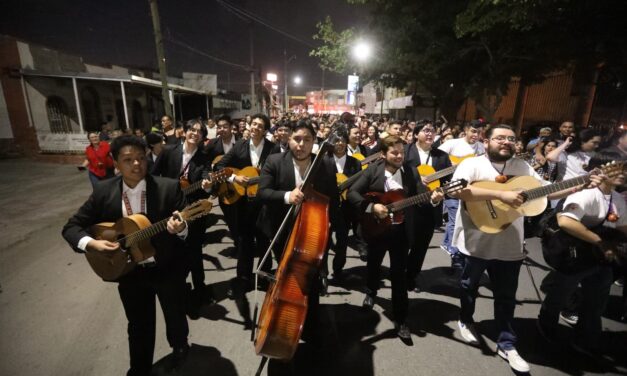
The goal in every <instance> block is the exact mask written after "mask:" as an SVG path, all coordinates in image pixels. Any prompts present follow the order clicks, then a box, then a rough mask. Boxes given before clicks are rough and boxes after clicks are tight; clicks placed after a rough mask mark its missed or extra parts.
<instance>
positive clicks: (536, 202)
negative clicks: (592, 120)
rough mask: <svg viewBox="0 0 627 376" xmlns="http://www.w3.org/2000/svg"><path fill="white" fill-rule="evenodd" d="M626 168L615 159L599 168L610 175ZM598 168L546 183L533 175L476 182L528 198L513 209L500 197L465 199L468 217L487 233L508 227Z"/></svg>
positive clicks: (584, 180)
mask: <svg viewBox="0 0 627 376" xmlns="http://www.w3.org/2000/svg"><path fill="white" fill-rule="evenodd" d="M622 169H623V162H619V163H617V162H612V163H607V164H606V165H604V166H602V167H601V169H600V171H601V172H602V173H603V174H605V175H607V176H609V177H610V178H613V177H615V176H616V175H618V174H619V173H620V172H621V171H622ZM597 174H598V172H597V171H593V172H591V173H588V174H585V175H582V176H578V177H576V178H572V179H568V180H564V181H562V182H559V183H555V184H550V185H545V186H543V185H542V183H541V182H540V181H539V180H536V179H535V178H534V177H531V176H517V177H514V178H511V179H509V180H508V181H507V182H505V183H496V182H493V181H476V182H474V183H472V184H471V185H472V186H473V187H481V188H486V189H492V190H497V191H520V192H521V193H522V194H523V196H524V198H525V200H524V203H523V204H522V205H521V206H519V207H518V208H516V209H514V208H512V207H511V206H509V205H507V204H506V203H504V202H503V201H501V200H487V201H466V202H464V206H465V208H466V211H467V212H468V216H469V217H470V219H471V220H472V223H474V224H475V226H477V228H478V229H479V230H481V231H483V232H485V233H487V234H497V233H499V232H501V231H503V230H505V229H506V228H507V227H509V225H511V224H512V222H514V221H515V220H516V219H518V218H520V217H522V216H527V217H533V216H536V215H539V214H542V213H543V212H544V210H545V209H546V205H547V200H546V199H545V197H546V196H548V195H550V194H551V193H554V192H559V191H563V190H565V189H569V188H573V187H576V186H579V185H582V184H587V183H588V182H589V181H590V176H592V175H597Z"/></svg>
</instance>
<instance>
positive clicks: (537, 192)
mask: <svg viewBox="0 0 627 376" xmlns="http://www.w3.org/2000/svg"><path fill="white" fill-rule="evenodd" d="M589 181H590V174H586V175H581V176H578V177H576V178H572V179H568V180H564V181H561V182H559V183H555V184H550V185H545V186H542V187H538V188H534V189H529V190H527V191H524V193H525V195H526V196H527V200H535V199H537V198H540V197H544V196H548V195H550V194H551V193H555V192H559V191H563V190H564V189H568V188H572V187H576V186H578V185H582V184H586V183H588V182H589Z"/></svg>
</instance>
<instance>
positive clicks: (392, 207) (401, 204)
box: [387, 192, 431, 213]
mask: <svg viewBox="0 0 627 376" xmlns="http://www.w3.org/2000/svg"><path fill="white" fill-rule="evenodd" d="M430 199H431V192H424V193H420V194H417V195H415V196H411V197H409V198H406V199H404V200H400V201H396V202H393V203H391V204H389V205H387V208H388V210H389V211H391V212H392V213H394V212H396V211H399V210H403V209H405V208H407V207H410V206H412V205H419V204H424V203H425V202H428V201H429V200H430Z"/></svg>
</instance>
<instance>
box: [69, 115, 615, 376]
mask: <svg viewBox="0 0 627 376" xmlns="http://www.w3.org/2000/svg"><path fill="white" fill-rule="evenodd" d="M612 130H613V132H605V133H601V132H599V131H598V130H595V129H594V128H591V127H587V128H583V129H577V128H576V127H575V125H574V123H573V122H571V121H565V122H563V123H561V125H559V127H556V128H555V129H554V128H553V127H550V126H540V127H536V128H530V129H529V130H528V132H527V133H526V134H524V136H519V135H517V133H516V131H515V129H513V128H512V127H511V126H508V125H504V124H488V123H487V122H486V121H484V120H482V119H478V120H474V121H471V122H464V123H457V124H447V123H445V122H442V121H432V120H429V119H423V120H420V121H417V122H416V121H397V120H394V119H388V118H381V119H376V120H373V119H368V118H366V117H361V118H359V117H358V118H354V117H353V116H351V115H350V114H343V115H341V116H336V115H308V114H288V115H286V116H283V117H280V118H272V119H270V118H268V117H267V116H265V115H263V114H255V115H250V116H246V117H245V118H243V119H239V120H233V119H231V118H229V117H228V116H219V117H217V118H216V119H209V120H206V121H205V120H202V119H192V120H189V121H187V122H185V123H178V122H177V123H175V122H173V120H172V119H171V118H170V117H169V116H167V115H166V116H163V118H162V119H161V123H160V124H159V125H156V126H155V127H153V128H152V129H151V131H150V132H148V133H146V134H144V132H143V131H141V130H136V131H134V132H133V133H134V135H121V136H118V137H111V135H102V134H101V135H100V137H99V135H98V134H96V133H90V134H89V135H88V136H89V139H90V143H91V144H90V146H89V147H88V148H87V150H86V161H85V164H84V165H85V167H89V172H90V179H91V181H92V183H93V184H94V191H93V193H92V197H91V198H90V199H89V200H88V201H87V202H86V203H85V204H84V205H83V206H82V207H81V208H80V209H79V211H78V213H77V214H76V215H75V216H74V217H72V218H71V219H70V220H69V222H68V223H67V225H66V226H65V227H64V230H63V235H64V237H65V238H66V240H67V241H68V242H69V243H70V245H71V246H72V247H73V249H74V250H75V251H77V252H99V251H100V252H106V251H110V250H113V249H117V248H118V247H119V246H120V245H119V244H118V243H116V242H111V241H106V240H97V239H94V238H92V235H91V234H90V233H89V228H90V226H92V225H94V224H96V223H100V222H111V221H113V222H115V221H116V220H117V219H119V218H120V217H122V216H128V215H130V214H131V213H140V212H141V213H147V215H148V217H149V218H150V219H151V222H153V221H158V220H161V219H164V218H169V220H168V223H167V231H168V234H166V235H163V239H161V238H160V239H161V240H160V241H157V239H155V240H154V241H153V243H154V245H155V247H156V248H157V252H156V254H155V255H154V257H151V258H150V259H148V260H142V261H141V262H139V263H138V265H137V267H136V268H135V269H134V270H133V271H131V272H130V273H129V274H127V275H124V276H123V277H121V278H120V279H119V281H118V282H119V291H120V298H121V300H122V303H123V306H124V309H125V312H126V315H127V318H128V321H129V331H128V333H129V346H130V358H131V366H130V370H129V373H128V374H129V375H136V374H137V375H143V374H148V373H149V372H150V368H151V365H152V352H153V348H154V340H155V338H154V337H155V333H154V318H155V299H154V297H155V295H157V296H158V297H159V300H160V303H161V306H162V309H163V311H164V316H165V320H166V327H167V335H168V341H169V343H170V345H171V347H172V348H173V354H174V355H173V359H174V360H175V365H176V364H180V363H181V362H183V361H184V359H185V356H186V354H187V351H188V349H189V346H188V344H187V339H186V338H187V335H188V327H187V321H186V318H185V314H187V315H189V316H190V317H191V318H193V317H194V316H197V315H198V309H199V307H200V306H201V305H203V304H210V303H211V301H212V293H211V289H210V288H208V286H206V285H205V274H204V268H203V266H202V262H203V261H202V260H203V257H202V256H203V254H202V253H203V250H202V248H203V240H204V234H205V231H206V229H207V228H206V225H205V222H202V221H198V222H194V223H192V224H189V226H187V224H186V223H185V222H183V221H181V220H180V218H179V217H177V216H176V215H174V216H172V213H176V212H177V211H179V210H181V209H183V207H184V206H185V204H186V203H187V204H189V203H192V202H194V201H196V200H198V199H203V198H210V197H217V199H218V202H219V205H220V207H221V209H222V212H223V214H224V219H225V222H226V224H227V227H228V230H229V232H230V236H231V238H232V239H233V241H234V245H235V249H236V252H235V254H236V257H237V268H236V276H235V278H233V279H232V280H231V281H230V289H229V292H228V294H229V297H230V298H232V299H234V300H235V302H236V304H237V307H238V310H239V312H240V314H241V315H242V317H243V320H244V323H245V327H246V328H249V329H252V328H253V327H254V326H255V323H254V322H253V319H252V317H251V309H250V304H249V302H248V299H247V297H246V293H247V292H248V291H251V290H252V289H254V288H255V283H254V270H255V258H257V257H259V258H260V256H261V255H263V254H264V253H265V252H266V250H267V249H268V248H269V247H270V244H271V241H272V240H273V238H274V237H275V235H277V232H278V230H279V228H280V226H281V222H282V221H283V219H284V217H285V215H286V213H287V212H288V209H289V208H290V207H291V206H293V205H299V204H301V203H302V202H303V201H304V200H307V199H308V192H309V191H308V189H305V187H303V186H302V184H303V182H304V181H305V177H306V176H307V173H308V171H309V168H310V166H311V165H312V164H313V162H314V160H315V158H316V155H317V154H318V153H321V154H322V155H321V158H323V160H322V162H321V163H320V164H319V167H318V168H317V171H315V172H314V174H315V178H314V179H312V180H313V185H312V188H313V189H315V190H316V191H317V192H319V193H322V194H324V195H325V196H327V197H328V199H329V228H330V232H331V233H332V236H330V237H329V244H328V246H327V251H326V252H325V258H324V260H323V264H322V266H321V268H320V270H319V271H318V273H316V274H317V275H315V276H312V278H313V280H314V281H315V283H313V285H312V286H313V287H312V289H311V291H309V294H308V299H309V308H308V316H307V320H306V322H305V329H304V332H303V338H304V339H307V340H312V343H315V337H316V335H318V334H319V331H316V326H317V324H318V317H317V308H318V302H319V299H320V298H319V297H320V296H324V295H326V293H327V288H328V286H329V284H337V285H339V286H341V285H342V283H343V281H344V279H345V278H346V272H345V270H344V267H345V264H346V257H347V255H346V254H347V248H348V244H349V239H352V241H353V242H352V243H351V245H352V247H353V248H354V249H355V251H357V252H358V254H359V257H360V259H361V260H362V261H363V262H365V263H366V266H367V277H366V282H365V286H364V293H365V294H364V299H363V303H362V306H363V309H366V310H370V309H372V307H373V305H374V304H375V302H376V297H377V291H378V289H379V287H380V279H381V265H382V262H383V259H384V256H385V255H386V253H389V259H390V279H391V283H392V298H391V300H392V307H393V320H394V323H395V328H396V333H397V335H398V336H399V337H400V339H401V340H403V341H407V340H409V339H410V338H411V333H410V330H409V327H408V326H407V315H408V292H409V291H414V292H417V293H419V292H420V291H421V283H420V281H421V279H420V273H421V270H422V265H423V262H424V260H425V256H426V254H427V249H428V248H429V245H430V244H431V242H432V239H433V234H434V232H435V231H437V230H438V229H441V231H442V232H444V238H443V242H442V244H441V245H440V248H441V249H442V250H443V251H444V252H446V253H447V254H448V255H450V260H451V264H450V267H451V268H453V270H459V271H460V285H459V286H460V314H459V321H458V322H457V327H458V330H459V334H460V336H461V338H463V340H464V341H466V342H468V343H469V344H474V345H476V344H478V343H479V337H480V334H479V333H478V331H477V329H476V327H475V325H474V311H475V301H476V299H477V296H478V288H479V282H480V280H481V277H482V275H483V274H484V272H487V274H488V276H489V278H490V281H491V288H492V291H493V295H494V318H495V323H496V326H497V331H498V333H499V335H498V340H497V345H498V348H497V353H498V355H499V356H501V357H502V358H504V359H505V360H506V361H507V362H508V363H509V365H510V366H511V367H512V368H513V369H514V370H516V371H519V372H529V369H530V368H529V365H528V364H527V362H526V361H525V360H524V358H523V357H522V355H521V354H519V353H518V352H517V350H516V342H517V334H516V333H515V331H514V329H513V327H512V322H513V317H514V310H515V306H516V291H517V288H518V276H519V271H520V268H521V265H522V261H523V260H524V259H525V258H526V251H525V249H524V244H525V237H526V235H527V236H529V232H530V231H527V230H528V229H529V228H532V227H533V226H534V225H537V222H538V220H539V219H541V217H546V216H547V214H551V215H554V216H556V218H557V224H558V226H559V228H560V229H561V230H563V231H564V232H565V233H567V234H569V235H570V236H572V237H574V238H577V239H580V240H582V241H584V242H587V243H589V244H591V245H592V246H593V247H596V248H597V249H598V250H599V252H600V254H601V255H602V257H601V258H602V260H601V261H599V262H598V263H595V264H594V265H590V266H589V267H586V268H584V269H583V270H579V271H577V272H574V273H564V272H561V271H553V272H551V273H550V274H549V275H548V276H547V278H546V279H545V281H543V284H542V287H543V289H544V292H545V294H546V297H545V299H544V302H543V304H542V307H541V310H540V312H539V318H538V321H537V327H538V330H539V332H540V333H541V334H542V336H543V337H544V338H545V339H546V340H547V341H550V342H553V341H555V340H556V339H557V338H556V337H557V330H556V328H557V325H558V320H559V318H560V316H561V317H562V319H563V320H565V321H566V322H568V323H571V324H572V325H573V326H574V327H575V333H576V335H575V341H574V342H573V347H574V348H575V349H576V350H577V351H580V352H582V353H585V354H587V355H589V356H591V357H594V358H596V357H599V356H601V355H602V352H603V348H602V346H601V344H600V341H599V338H600V334H601V315H602V314H603V312H604V310H605V307H606V303H607V300H608V297H609V291H610V287H611V285H612V283H616V284H618V285H621V286H622V284H623V283H624V275H625V265H624V264H622V263H621V257H619V254H618V253H619V252H618V250H617V249H616V247H617V246H616V244H610V243H609V242H606V241H605V239H602V238H601V237H600V236H599V235H598V234H597V232H595V231H596V229H597V228H598V226H601V225H605V226H609V227H613V228H616V229H617V230H619V231H621V232H622V233H624V234H627V204H626V197H627V196H626V195H625V194H624V192H625V191H624V185H625V172H624V170H621V171H620V172H619V173H617V174H614V175H612V176H607V175H606V174H604V173H603V172H599V168H600V167H603V166H604V165H605V164H606V163H607V162H608V161H617V162H622V161H625V160H626V157H627V131H626V130H624V129H621V128H612ZM103 136H104V137H103ZM108 139H111V145H110V147H109V144H108V143H107V141H106V140H108ZM327 141H328V142H327ZM328 143H331V145H327V144H328ZM366 159H367V162H368V163H367V164H363V165H362V161H364V160H366ZM420 166H422V167H428V168H430V170H431V171H433V172H437V171H442V170H445V169H450V170H451V172H450V173H449V174H448V175H447V176H444V177H442V178H441V179H440V185H443V186H445V185H446V184H447V182H452V183H455V182H464V185H463V186H462V187H461V188H459V189H457V190H453V191H451V192H449V193H448V194H447V195H445V194H444V193H443V191H442V190H440V189H433V187H432V186H431V183H432V182H431V181H429V179H428V178H427V176H425V175H424V174H421V173H419V171H418V170H419V167H420ZM113 167H115V175H116V176H113V175H114V174H113ZM247 167H254V168H255V169H256V170H257V172H258V174H259V177H258V179H256V178H254V177H251V176H247V175H245V174H241V173H239V172H238V171H241V170H243V169H245V168H247ZM226 168H230V169H232V170H233V171H234V172H233V173H232V175H230V176H228V177H227V179H226V181H225V182H224V183H220V184H213V182H212V181H211V179H210V177H209V175H210V174H211V173H215V172H220V171H224V169H226ZM340 176H343V179H342V180H340ZM519 176H531V177H533V178H535V179H536V180H537V181H538V182H540V184H541V185H543V186H546V187H549V186H550V185H552V184H555V183H560V182H565V181H568V179H571V178H574V177H580V176H586V179H585V181H582V182H581V183H580V184H576V185H573V186H568V188H567V189H553V190H552V191H551V192H552V193H550V194H547V195H546V196H547V197H548V200H549V204H548V205H547V209H546V211H545V214H544V215H541V216H538V217H537V218H523V217H520V218H517V219H513V220H512V221H511V223H510V224H509V226H507V227H506V228H504V229H502V231H499V232H497V233H487V232H485V231H483V230H482V229H481V228H480V227H479V226H478V225H477V224H476V223H474V222H473V220H472V219H471V218H470V216H469V214H468V212H467V210H466V209H465V207H466V206H465V205H466V203H470V202H477V201H493V200H498V201H501V202H502V203H504V204H505V205H507V206H508V207H510V208H512V209H516V208H519V207H520V206H522V205H524V203H525V201H526V200H527V199H528V197H527V196H526V195H525V193H523V192H520V191H517V190H502V189H495V188H486V187H484V186H479V185H477V184H473V183H476V182H484V181H490V182H495V183H496V184H506V182H507V181H508V180H510V179H511V178H513V177H519ZM346 178H348V180H344V179H346ZM100 180H103V181H102V182H98V181H100ZM182 180H185V181H187V182H190V183H195V182H201V184H200V185H201V189H199V190H197V191H195V192H193V193H190V194H187V195H185V196H184V195H183V193H182V191H181V189H180V187H178V185H173V184H172V182H173V181H182ZM345 181H346V182H348V183H350V184H341V183H343V182H345ZM233 186H238V187H243V188H244V189H246V188H252V187H253V186H254V187H255V188H256V189H255V190H254V191H255V192H256V194H255V195H252V194H251V195H250V196H246V195H245V196H243V197H240V198H239V199H237V200H236V201H235V202H229V200H230V199H229V198H228V197H229V194H232V193H233V190H232V189H230V188H229V187H233ZM556 187H560V186H557V185H556ZM308 188H309V187H308ZM396 191H398V192H402V194H403V196H404V197H411V196H416V195H419V194H425V195H426V196H425V197H427V200H426V201H427V202H425V203H423V204H420V205H412V206H408V207H405V208H404V209H402V212H403V221H402V223H398V224H395V223H393V224H391V225H389V227H387V228H386V229H385V231H383V233H382V234H381V235H380V236H378V237H371V236H370V233H368V232H365V231H364V226H366V224H365V223H364V222H363V221H361V220H360V218H364V217H371V218H375V219H377V220H379V221H384V220H385V219H386V218H390V217H392V216H393V212H392V209H391V207H390V206H389V205H385V204H384V203H382V202H378V201H376V200H373V199H370V198H369V197H372V194H373V193H376V194H379V195H385V194H386V193H388V192H396ZM165 196H168V197H169V199H168V200H166V201H164V202H158V201H157V198H158V197H165ZM543 199H544V198H543ZM107 205H114V206H115V207H114V208H110V207H107ZM146 205H147V206H146ZM153 206H154V207H153ZM153 223H154V222H153ZM526 232H527V234H526ZM288 235H289V233H287V234H286V233H281V234H278V235H277V239H275V240H276V241H275V242H274V243H273V244H274V246H273V247H272V251H273V252H272V253H273V255H274V261H275V263H274V264H275V265H276V263H277V262H278V261H279V260H280V259H281V257H282V252H283V247H284V246H285V242H286V238H287V236H288ZM349 235H351V236H349ZM166 238H167V239H166ZM622 246H624V244H622ZM179 248H181V249H184V252H183V253H182V254H184V255H185V257H184V258H182V259H181V260H177V261H173V260H175V259H176V258H175V257H174V256H173V255H174V254H175V251H176V250H177V249H179ZM329 250H331V251H332V256H330V255H329ZM331 257H332V260H331ZM272 261H273V260H272V258H268V259H266V263H265V264H264V265H261V267H260V268H261V270H263V271H265V272H266V273H270V272H271V270H272V269H273V262H272ZM188 274H191V281H192V284H191V285H192V286H193V289H192V291H191V297H192V298H191V300H190V301H189V302H187V303H186V302H183V301H181V297H182V296H186V294H185V291H184V290H185V280H186V278H187V275H188ZM267 285H268V282H267V281H265V280H263V279H262V280H261V283H260V284H259V286H258V288H260V289H266V288H267V287H268V286H267ZM625 302H626V300H625V293H624V292H623V312H622V316H623V320H625V311H624V309H625ZM150 317H152V321H151V320H146V318H150Z"/></svg>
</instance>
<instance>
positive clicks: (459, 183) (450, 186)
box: [438, 179, 468, 194]
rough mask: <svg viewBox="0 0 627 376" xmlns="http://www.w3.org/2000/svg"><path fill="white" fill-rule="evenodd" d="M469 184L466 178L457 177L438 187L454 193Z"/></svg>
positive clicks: (446, 192)
mask: <svg viewBox="0 0 627 376" xmlns="http://www.w3.org/2000/svg"><path fill="white" fill-rule="evenodd" d="M467 185H468V181H467V180H466V179H457V180H451V181H450V182H448V183H446V184H444V185H443V186H442V187H440V188H438V189H441V190H442V193H445V194H448V193H454V192H459V191H461V190H462V189H464V188H466V186H467Z"/></svg>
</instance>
